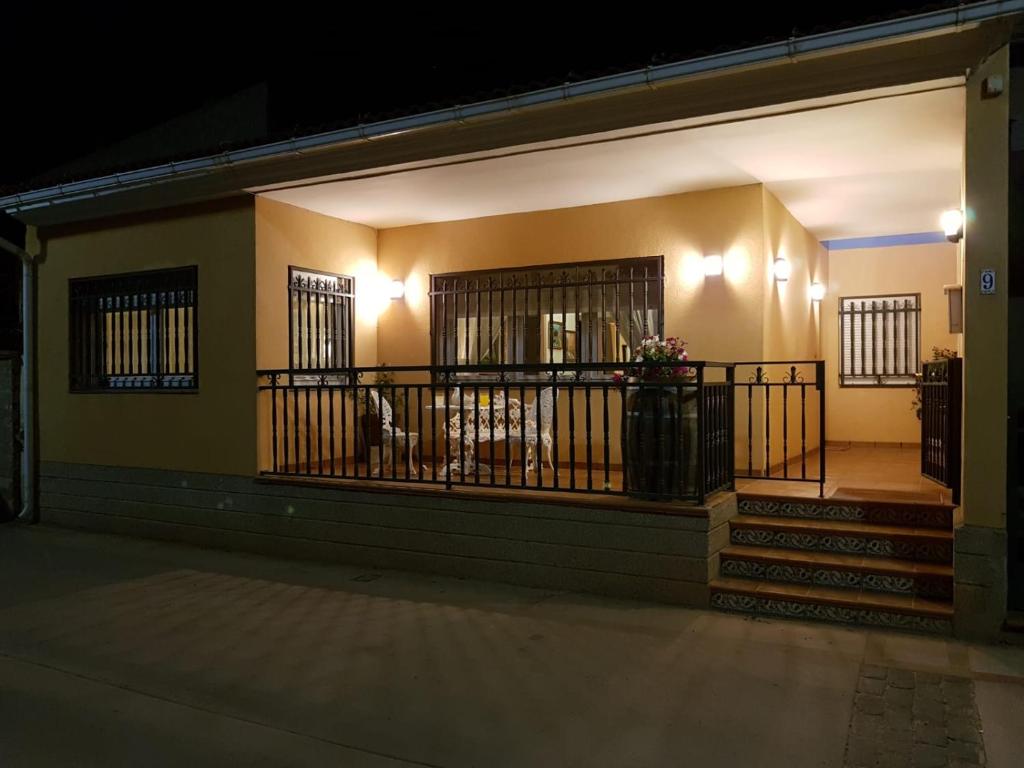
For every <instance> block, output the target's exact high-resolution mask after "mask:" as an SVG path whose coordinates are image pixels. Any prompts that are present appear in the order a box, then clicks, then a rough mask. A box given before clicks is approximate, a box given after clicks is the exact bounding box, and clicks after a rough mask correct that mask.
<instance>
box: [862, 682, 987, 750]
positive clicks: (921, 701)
mask: <svg viewBox="0 0 1024 768" xmlns="http://www.w3.org/2000/svg"><path fill="white" fill-rule="evenodd" d="M853 704H854V706H853V716H852V718H851V720H850V729H849V733H848V736H847V742H846V753H845V757H844V762H843V765H844V766H845V767H846V768H868V767H869V766H889V765H892V766H914V767H917V766H921V767H924V766H934V767H935V768H954V767H955V766H963V767H965V768H968V767H970V766H982V765H985V762H986V758H985V744H984V741H983V739H982V735H981V718H980V716H979V714H978V707H977V704H976V703H975V699H974V683H973V682H972V681H971V680H970V679H967V678H958V677H948V676H940V675H934V674H928V673H924V672H913V671H911V670H906V669H896V668H887V667H877V666H872V665H868V664H865V665H863V666H862V667H861V670H860V677H859V678H858V680H857V691H856V693H855V694H854V702H853Z"/></svg>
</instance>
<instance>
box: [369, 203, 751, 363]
mask: <svg viewBox="0 0 1024 768" xmlns="http://www.w3.org/2000/svg"><path fill="white" fill-rule="evenodd" d="M762 237H763V228H762V223H761V188H760V186H759V185H751V186H745V187H733V188H730V189H717V190H711V191H707V192H693V193H688V194H682V195H672V196H668V197H655V198H646V199H643V200H630V201H625V202H618V203H608V204H604V205H591V206H583V207H579V208H562V209H558V210H552V211H537V212H532V213H521V214H510V215H506V216H490V217H486V218H481V219H471V220H467V221H452V222H443V223H438V224H423V225H418V226H411V227H399V228H395V229H385V230H382V231H381V232H380V250H379V266H380V269H381V270H382V271H383V272H384V273H386V274H387V275H388V276H390V277H398V278H401V279H404V280H405V281H406V299H405V301H403V302H395V304H394V306H391V307H388V308H387V309H386V311H385V312H384V314H382V315H381V318H380V328H379V343H380V348H381V349H382V350H384V351H385V352H386V355H387V357H388V362H389V363H391V364H395V365H398V364H407V365H412V364H428V363H429V362H430V348H429V344H427V343H425V342H426V340H427V339H429V337H430V313H429V298H428V296H427V292H428V291H429V277H430V274H431V273H441V272H454V271H460V270H470V269H485V268H490V267H509V266H527V265H535V264H555V263H560V262H572V261H594V260H602V259H621V258H626V257H639V256H657V255H664V256H665V268H666V280H665V307H666V322H665V332H666V334H667V335H681V336H682V337H683V338H685V339H686V340H687V341H689V343H690V346H689V350H690V355H691V357H693V358H695V359H697V358H714V357H718V358H723V359H737V358H751V357H757V356H759V355H760V354H761V343H762V322H761V301H760V296H761V290H762V281H763V279H764V276H763V271H762V270H761V269H759V268H758V261H759V259H760V254H761V251H762ZM706 253H721V254H723V255H725V256H726V260H727V264H729V265H735V266H734V269H733V272H734V275H737V276H734V277H733V278H729V277H723V278H718V279H715V280H704V278H703V273H702V272H700V267H701V265H700V257H701V256H702V255H703V254H706ZM722 318H728V321H727V322H723V321H722Z"/></svg>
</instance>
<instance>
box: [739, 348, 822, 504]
mask: <svg viewBox="0 0 1024 768" xmlns="http://www.w3.org/2000/svg"><path fill="white" fill-rule="evenodd" d="M736 388H737V389H738V390H739V392H738V393H737V397H736V402H737V411H738V412H739V413H738V415H737V417H738V418H739V419H740V424H741V426H740V429H739V434H738V439H739V440H740V441H741V442H742V445H740V446H738V447H737V450H738V451H739V450H742V451H744V452H745V454H746V461H745V462H743V461H741V462H740V465H739V466H738V467H737V471H736V476H737V477H744V478H755V479H759V480H797V481H802V482H811V483H817V484H818V486H819V489H818V490H819V495H821V496H824V493H825V362H824V361H823V360H800V361H797V360H792V361H785V362H778V361H765V360H762V361H754V362H741V363H736ZM808 400H810V402H808Z"/></svg>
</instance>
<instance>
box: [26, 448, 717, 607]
mask: <svg viewBox="0 0 1024 768" xmlns="http://www.w3.org/2000/svg"><path fill="white" fill-rule="evenodd" d="M523 497H524V498H523V499H522V500H521V501H520V500H519V499H518V498H516V499H511V500H505V499H502V500H495V499H486V500H485V499H482V498H480V497H469V496H466V495H464V494H461V493H457V492H451V493H449V492H445V491H443V490H440V489H438V490H437V491H436V492H432V493H422V492H418V493H417V492H412V493H408V492H407V493H403V492H402V491H401V490H399V489H395V490H394V491H393V492H392V491H391V490H390V489H385V490H384V491H381V492H378V491H369V490H359V489H349V488H335V487H330V488H327V487H313V486H307V485H284V484H272V483H267V482H260V481H258V480H255V479H253V478H246V477H234V476H225V475H207V474H197V473H184V472H173V471H166V470H152V469H126V468H119V467H106V466H93V465H83V464H56V463H44V464H43V467H42V473H41V503H40V507H41V515H42V521H43V522H44V523H52V524H57V525H63V526H69V527H74V528H83V529H88V530H96V531H106V532H111V533H119V534H127V535H133V536H143V537H152V538H160V539H168V540H174V541H181V542H187V543H190V544H198V545H201V546H210V547H217V548H223V549H237V550H246V551H252V552H258V553H262V554H268V555H278V556H286V557H305V558H314V559H319V560H335V561H339V562H345V563H352V564H358V565H366V566H369V567H376V568H394V569H403V570H411V571H422V572H431V573H440V574H445V575H450V576H459V577H468V578H477V579H485V580H492V581H502V582H509V583H515V584H523V585H527V586H534V587H543V588H551V589H558V590H571V591H579V592H591V593H597V594H604V595H612V596H616V597H629V598H639V599H643V600H651V601H658V602H667V603H674V604H679V605H690V606H707V605H708V601H709V594H708V581H709V579H710V578H711V577H713V576H714V575H715V574H717V571H718V554H717V553H718V552H719V550H721V549H722V548H723V547H725V546H726V545H727V544H728V541H729V525H728V521H729V518H731V517H732V516H733V515H734V514H735V513H736V498H735V495H734V494H719V495H718V496H716V497H715V499H714V501H713V502H712V503H710V504H709V506H707V507H700V508H688V509H687V510H685V511H684V512H682V513H679V512H680V510H679V509H678V508H677V509H676V510H674V511H675V512H676V513H673V514H666V513H664V512H659V511H658V510H659V508H658V507H657V506H656V505H652V507H651V511H650V512H640V511H636V509H635V504H634V505H633V506H634V508H633V509H628V510H627V509H614V508H610V507H609V506H606V505H600V506H594V507H590V506H580V503H579V500H574V501H573V503H572V504H566V505H564V506H562V505H559V504H558V503H557V502H553V501H551V500H550V499H549V498H546V499H545V500H543V501H538V500H531V499H530V496H529V493H528V492H526V493H524V494H523Z"/></svg>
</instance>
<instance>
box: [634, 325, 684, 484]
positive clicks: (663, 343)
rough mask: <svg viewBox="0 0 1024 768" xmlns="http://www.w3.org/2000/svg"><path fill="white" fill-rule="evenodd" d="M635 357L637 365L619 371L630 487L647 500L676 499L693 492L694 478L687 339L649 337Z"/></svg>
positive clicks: (638, 349) (639, 347) (645, 338)
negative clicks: (624, 411) (624, 409)
mask: <svg viewBox="0 0 1024 768" xmlns="http://www.w3.org/2000/svg"><path fill="white" fill-rule="evenodd" d="M631 359H632V363H633V364H632V365H631V366H629V367H627V368H626V370H625V371H624V372H623V373H621V374H616V375H615V380H616V382H617V383H620V384H622V386H623V402H624V404H625V408H626V418H625V429H624V431H623V434H622V464H623V469H624V472H625V478H624V483H625V488H626V491H627V492H628V493H629V494H630V495H632V496H637V497H639V498H646V499H671V498H678V497H679V496H681V495H685V494H686V493H687V492H692V491H693V490H694V486H695V480H696V462H695V461H694V459H695V458H696V455H695V454H694V452H693V450H692V446H693V444H694V442H695V438H694V431H695V429H694V427H695V426H696V421H695V420H696V413H697V412H696V405H697V392H696V389H695V388H694V387H693V371H692V369H691V368H689V367H688V366H687V365H686V361H687V353H686V342H685V341H683V340H682V339H678V338H676V337H674V336H672V337H669V338H667V339H665V340H661V339H660V338H659V337H658V336H646V337H644V339H643V340H642V341H641V343H640V345H639V346H638V347H637V348H636V349H635V350H633V353H632V358H631Z"/></svg>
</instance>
